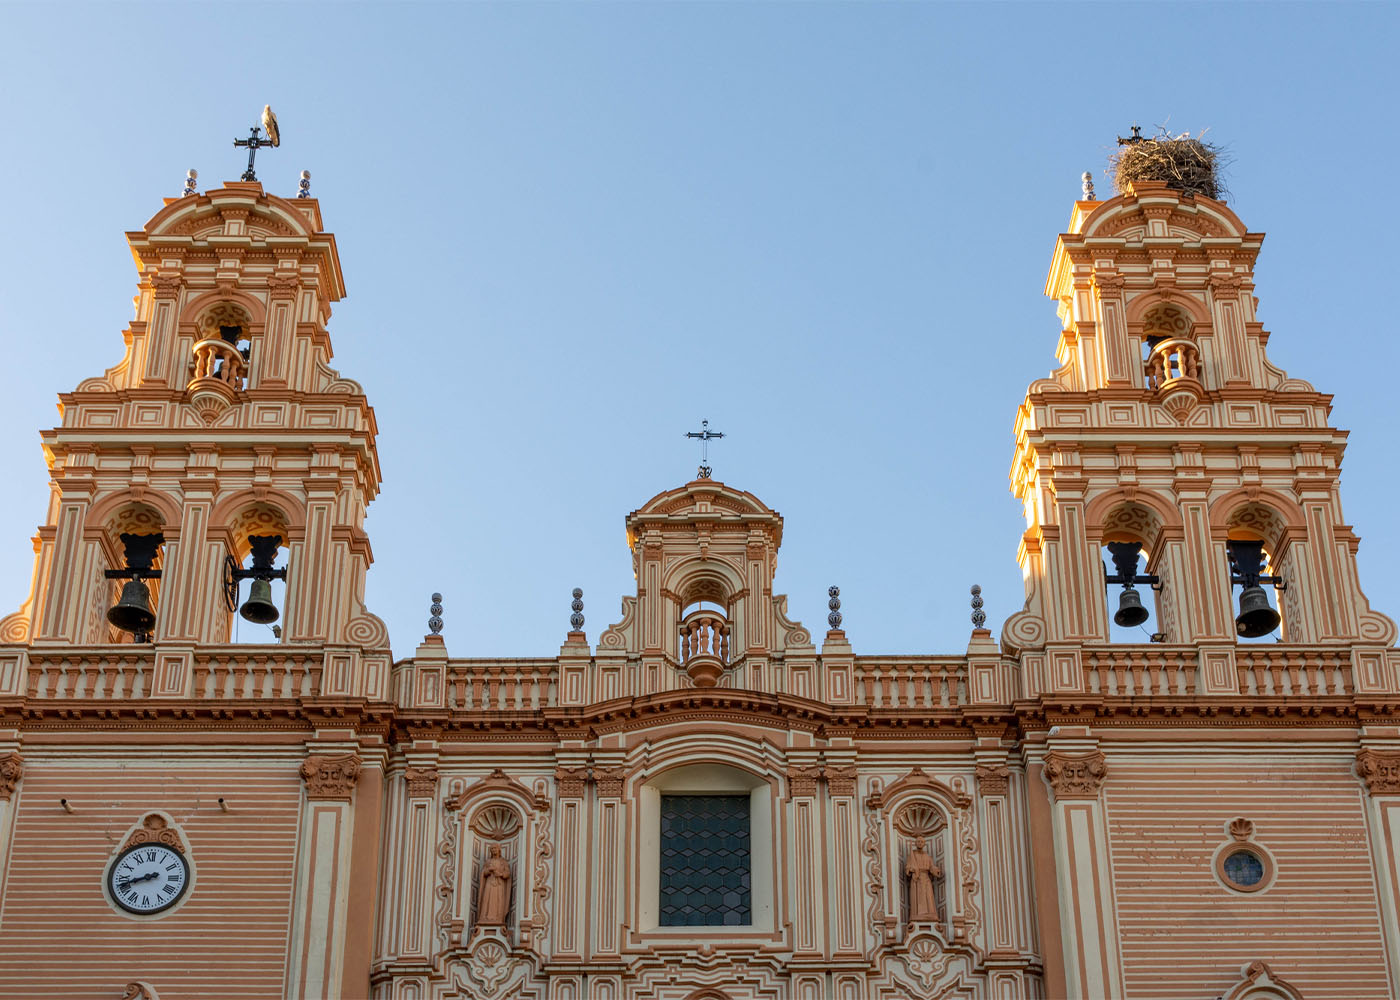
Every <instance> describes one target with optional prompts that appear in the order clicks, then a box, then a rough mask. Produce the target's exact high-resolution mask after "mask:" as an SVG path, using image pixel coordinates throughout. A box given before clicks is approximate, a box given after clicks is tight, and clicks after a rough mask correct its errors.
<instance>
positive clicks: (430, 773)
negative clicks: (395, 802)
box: [403, 767, 438, 799]
mask: <svg viewBox="0 0 1400 1000" xmlns="http://www.w3.org/2000/svg"><path fill="white" fill-rule="evenodd" d="M403 777H404V781H406V782H407V783H408V794H409V796H410V797H412V798H415V799H419V798H425V797H428V796H431V795H432V794H433V791H434V790H435V789H436V788H437V783H438V770H437V768H435V767H410V768H408V769H407V770H405V771H404V773H403Z"/></svg>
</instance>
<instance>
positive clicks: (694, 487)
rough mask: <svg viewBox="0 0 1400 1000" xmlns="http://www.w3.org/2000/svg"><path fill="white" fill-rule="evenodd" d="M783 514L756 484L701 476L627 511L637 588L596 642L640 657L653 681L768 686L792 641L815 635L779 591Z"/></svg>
mask: <svg viewBox="0 0 1400 1000" xmlns="http://www.w3.org/2000/svg"><path fill="white" fill-rule="evenodd" d="M782 538H783V519H782V517H781V515H779V514H778V513H777V512H776V511H774V510H772V509H771V508H769V507H768V506H767V505H766V504H764V503H763V501H761V500H759V499H758V498H757V497H756V496H754V495H753V494H752V493H747V492H745V491H743V490H738V489H734V488H733V487H730V486H726V485H725V484H724V483H721V482H716V481H715V480H712V479H696V480H693V481H692V482H689V483H687V484H685V485H684V486H681V487H679V488H677V489H673V490H667V491H665V492H663V493H659V494H657V495H656V496H655V497H653V498H652V499H651V500H649V501H647V502H646V503H645V504H643V505H642V506H641V507H640V508H639V509H637V510H635V511H633V512H632V513H631V514H630V515H628V517H627V544H628V546H629V547H630V548H631V550H632V570H633V573H634V574H635V576H636V579H637V593H636V595H635V596H634V597H627V598H624V599H623V618H622V620H621V621H620V622H618V623H617V624H616V625H613V626H612V627H610V628H609V629H607V630H606V631H605V632H604V633H603V635H602V637H601V638H600V640H599V643H598V652H599V655H600V656H609V655H614V656H615V655H624V656H626V657H627V658H628V659H629V660H636V661H637V662H638V663H639V665H640V666H641V675H642V676H643V677H645V678H647V681H645V682H644V683H643V687H644V688H646V689H648V690H652V691H655V690H667V689H671V688H676V687H690V686H695V687H715V686H723V687H742V688H757V689H761V688H762V687H764V681H765V680H766V674H767V669H768V666H769V665H770V664H771V663H772V662H773V660H774V658H775V657H781V656H782V655H783V654H784V653H785V652H786V651H787V650H789V649H793V650H794V651H796V650H800V651H802V652H804V653H810V652H812V651H813V649H812V645H811V635H810V633H808V631H807V630H806V629H804V628H802V627H801V625H799V624H798V623H796V622H793V621H791V620H789V619H788V617H787V598H786V597H785V596H782V595H774V594H773V574H774V572H775V570H776V562H777V554H778V547H779V546H780V545H781V544H782Z"/></svg>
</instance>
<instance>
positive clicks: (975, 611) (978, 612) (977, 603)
mask: <svg viewBox="0 0 1400 1000" xmlns="http://www.w3.org/2000/svg"><path fill="white" fill-rule="evenodd" d="M986 624H987V612H985V611H983V610H982V586H981V585H980V584H976V583H974V584H973V585H972V627H973V628H983V627H984V626H985V625H986Z"/></svg>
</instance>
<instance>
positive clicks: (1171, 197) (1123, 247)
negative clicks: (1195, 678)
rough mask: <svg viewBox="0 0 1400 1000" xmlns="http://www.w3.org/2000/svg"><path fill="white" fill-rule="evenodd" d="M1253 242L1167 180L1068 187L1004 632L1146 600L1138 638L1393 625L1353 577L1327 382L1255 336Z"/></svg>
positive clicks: (1361, 638)
mask: <svg viewBox="0 0 1400 1000" xmlns="http://www.w3.org/2000/svg"><path fill="white" fill-rule="evenodd" d="M1262 243H1263V236H1262V235H1261V234H1259V233H1253V232H1250V231H1249V230H1248V229H1247V228H1246V227H1245V225H1244V223H1243V222H1242V221H1241V220H1240V219H1239V217H1238V216H1236V215H1235V213H1234V212H1232V211H1231V210H1230V208H1229V206H1228V205H1226V204H1225V203H1224V202H1223V201H1220V200H1216V199H1214V198H1211V197H1207V196H1206V195H1205V194H1204V193H1199V192H1196V193H1191V192H1187V191H1185V190H1181V189H1179V188H1178V187H1173V186H1170V185H1169V183H1168V181H1167V180H1152V179H1143V180H1139V181H1136V182H1134V183H1132V184H1131V185H1127V186H1126V190H1125V191H1124V193H1121V194H1120V195H1119V196H1117V197H1115V198H1112V199H1110V200H1108V201H1102V202H1100V201H1094V200H1084V201H1080V202H1078V203H1076V204H1075V206H1074V211H1073V213H1072V216H1071V219H1070V225H1069V231H1068V232H1067V233H1065V234H1063V235H1061V236H1060V237H1059V239H1058V241H1057V243H1056V246H1055V252H1054V256H1053V258H1052V260H1051V265H1050V274H1049V278H1048V279H1047V281H1046V288H1045V290H1046V294H1047V295H1049V296H1051V297H1052V298H1054V299H1055V300H1056V302H1057V303H1058V304H1059V316H1060V320H1061V323H1062V329H1061V333H1060V339H1059V344H1058V346H1057V349H1056V353H1057V356H1058V359H1059V361H1060V368H1059V369H1058V370H1056V371H1054V372H1053V373H1051V375H1050V377H1049V378H1044V379H1040V380H1038V381H1036V382H1034V383H1032V384H1031V386H1030V389H1029V391H1028V393H1027V395H1026V399H1025V402H1024V403H1022V405H1021V408H1020V412H1019V413H1018V415H1017V418H1016V452H1015V458H1014V461H1013V463H1012V467H1011V487H1012V492H1013V493H1015V495H1016V496H1017V498H1018V499H1020V500H1021V501H1022V503H1023V504H1024V505H1025V516H1026V524H1027V529H1026V532H1025V535H1024V537H1023V539H1022V543H1021V547H1020V554H1019V560H1020V563H1021V567H1022V570H1023V573H1024V577H1025V583H1026V610H1025V612H1024V614H1022V615H1017V616H1016V617H1015V618H1014V619H1013V620H1012V622H1010V623H1008V626H1009V628H1010V630H1011V632H1012V633H1013V635H1012V639H1013V642H1019V643H1020V644H1021V645H1025V644H1026V643H1027V642H1028V641H1029V642H1031V643H1032V644H1034V642H1035V641H1036V640H1038V639H1043V641H1044V642H1045V643H1046V644H1047V645H1048V646H1049V645H1053V644H1055V643H1074V644H1091V643H1107V642H1109V641H1111V640H1114V639H1117V638H1118V636H1119V635H1121V634H1122V633H1121V632H1118V631H1116V630H1115V629H1114V628H1113V627H1112V626H1111V622H1112V620H1113V615H1114V614H1115V609H1119V610H1118V614H1119V624H1126V625H1129V626H1136V625H1138V624H1139V623H1140V622H1142V621H1145V620H1146V618H1147V614H1146V613H1145V612H1146V610H1147V609H1148V608H1152V609H1153V610H1155V626H1156V628H1155V634H1154V635H1153V636H1152V639H1153V641H1155V642H1166V643H1171V644H1193V645H1200V644H1209V645H1219V646H1222V647H1232V646H1233V645H1234V644H1235V643H1236V641H1237V640H1238V639H1239V638H1251V637H1262V636H1266V635H1270V634H1272V635H1273V636H1274V638H1277V639H1279V640H1280V641H1282V642H1284V643H1288V644H1300V643H1308V644H1311V643H1348V644H1364V645H1368V646H1374V647H1378V648H1379V647H1384V646H1388V645H1390V644H1391V643H1393V642H1394V641H1395V638H1396V628H1395V625H1394V623H1393V622H1391V621H1390V620H1389V619H1387V618H1385V617H1384V616H1382V615H1380V614H1377V613H1375V612H1372V611H1371V610H1369V605H1368V604H1367V602H1366V599H1365V597H1364V596H1363V595H1362V593H1361V591H1360V588H1359V585H1358V578H1357V570H1356V560H1355V554H1356V548H1357V544H1358V539H1357V536H1356V535H1355V534H1353V533H1352V530H1351V528H1350V527H1349V526H1348V525H1347V524H1346V522H1345V520H1344V519H1343V517H1342V509H1341V501H1340V495H1339V490H1338V477H1339V473H1340V469H1341V462H1342V455H1343V452H1344V450H1345V446H1346V437H1347V435H1346V432H1345V431H1340V430H1337V429H1336V428H1334V427H1332V426H1330V424H1329V423H1328V415H1329V412H1330V410H1331V397H1330V396H1328V395H1325V394H1323V393H1320V392H1318V391H1317V390H1315V389H1314V388H1313V387H1312V386H1311V385H1309V384H1308V383H1307V382H1305V381H1303V380H1301V379H1298V378H1294V377H1291V376H1290V375H1289V374H1287V373H1286V372H1284V371H1282V370H1280V369H1279V368H1277V367H1276V366H1275V365H1273V364H1272V363H1271V362H1270V361H1269V358H1268V356H1267V354H1266V351H1265V348H1266V346H1267V344H1268V340H1269V334H1268V333H1267V331H1265V330H1264V328H1263V326H1262V325H1261V323H1260V322H1259V320H1258V318H1257V316H1256V308H1257V305H1258V301H1257V299H1255V297H1254V295H1253V291H1254V265H1255V260H1256V258H1257V257H1258V254H1259V250H1260V247H1261V244H1262ZM1106 565H1107V566H1108V569H1107V570H1106V569H1105V567H1106ZM1106 578H1107V579H1108V581H1111V582H1107V583H1106ZM1106 586H1107V587H1108V588H1109V589H1110V590H1111V591H1112V593H1109V591H1108V590H1106ZM1149 586H1150V587H1151V588H1152V590H1151V591H1149V590H1148V587H1149ZM1120 587H1121V588H1122V590H1121V591H1120ZM1106 598H1107V600H1106ZM1237 599H1238V600H1240V601H1241V602H1242V607H1238V606H1237V604H1236V600H1237ZM1138 603H1143V604H1144V605H1145V607H1144V611H1143V612H1139V611H1137V610H1136V604H1138ZM1275 608H1276V609H1277V611H1275V610H1274V609H1275ZM1276 626H1277V631H1275V627H1276ZM1021 632H1024V635H1020V634H1019V633H1021ZM1018 635H1019V638H1018ZM1129 635H1130V638H1128V640H1127V641H1129V642H1134V641H1136V642H1145V641H1147V639H1148V636H1147V635H1146V634H1143V635H1141V636H1140V637H1138V638H1135V639H1134V638H1131V633H1129ZM1055 674H1056V671H1054V670H1053V669H1052V670H1050V675H1051V676H1047V677H1046V678H1045V681H1046V683H1047V684H1049V686H1051V687H1053V686H1055V684H1054V681H1053V675H1055ZM1069 678H1070V674H1069V673H1065V674H1064V677H1063V679H1064V680H1065V681H1066V682H1068V681H1069ZM1221 680H1222V683H1223V682H1225V680H1224V678H1223V677H1222V678H1221Z"/></svg>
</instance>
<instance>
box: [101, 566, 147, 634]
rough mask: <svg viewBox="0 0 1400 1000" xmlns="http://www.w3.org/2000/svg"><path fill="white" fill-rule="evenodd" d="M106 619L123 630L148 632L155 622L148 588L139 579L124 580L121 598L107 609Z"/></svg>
mask: <svg viewBox="0 0 1400 1000" xmlns="http://www.w3.org/2000/svg"><path fill="white" fill-rule="evenodd" d="M107 620H108V621H109V622H111V623H112V624H113V625H115V626H116V627H117V628H119V629H121V630H122V631H123V632H149V631H150V630H151V626H152V625H154V624H155V623H156V615H155V612H154V611H152V610H151V590H150V588H149V587H147V586H146V585H145V584H144V583H143V582H142V581H141V580H139V579H133V580H128V581H126V583H124V584H122V596H121V599H120V600H119V601H117V603H116V604H114V605H112V607H111V608H110V609H108V611H107Z"/></svg>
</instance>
